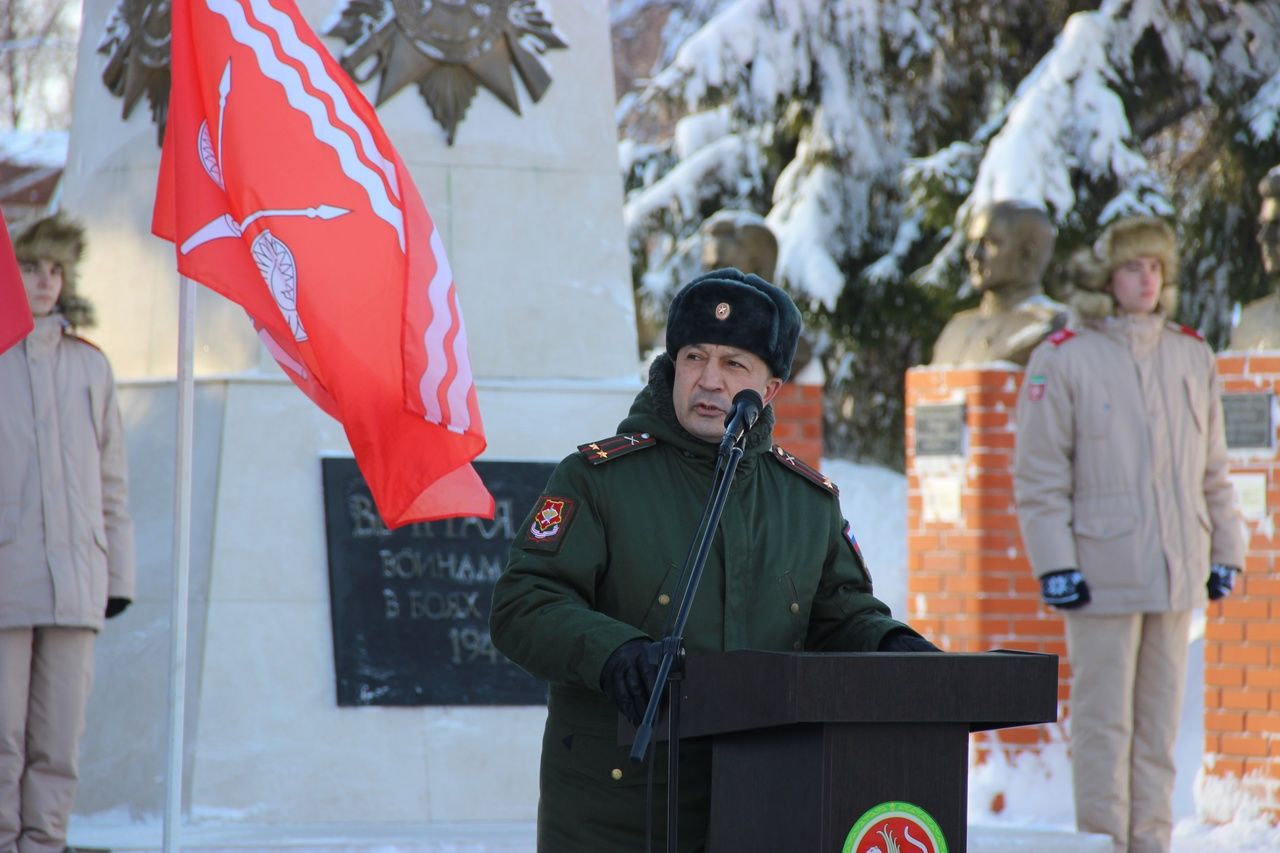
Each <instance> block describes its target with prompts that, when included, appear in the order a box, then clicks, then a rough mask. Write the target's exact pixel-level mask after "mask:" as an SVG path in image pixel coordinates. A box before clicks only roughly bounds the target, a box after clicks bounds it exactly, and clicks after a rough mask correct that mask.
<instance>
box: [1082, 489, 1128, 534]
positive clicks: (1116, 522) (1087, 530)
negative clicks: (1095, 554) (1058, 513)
mask: <svg viewBox="0 0 1280 853" xmlns="http://www.w3.org/2000/svg"><path fill="white" fill-rule="evenodd" d="M1132 500H1133V499H1132V498H1131V497H1129V496H1128V495H1125V496H1111V495H1108V496H1105V497H1099V498H1092V499H1084V500H1081V501H1078V502H1077V503H1076V507H1075V519H1074V520H1073V521H1072V522H1071V528H1072V530H1074V531H1075V534H1076V535H1077V536H1085V537H1088V538H1090V539H1114V538H1116V537H1117V536H1123V535H1124V534H1126V533H1128V532H1130V531H1132V530H1133V528H1134V527H1135V526H1136V525H1137V523H1138V514H1137V512H1136V511H1135V510H1134V508H1133V504H1132Z"/></svg>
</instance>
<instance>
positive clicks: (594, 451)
mask: <svg viewBox="0 0 1280 853" xmlns="http://www.w3.org/2000/svg"><path fill="white" fill-rule="evenodd" d="M657 443H658V440H657V439H656V438H654V437H653V436H652V435H650V434H649V433H647V432H628V433H623V434H622V435H611V436H609V437H608V438H602V439H600V440H598V441H593V442H591V443H589V444H579V445H578V452H579V453H581V454H582V456H583V458H585V459H586V460H587V461H588V462H590V463H591V464H592V465H601V464H603V463H605V462H608V461H609V460H611V459H617V458H618V457H619V456H626V455H627V454H628V453H634V452H635V451H637V450H643V449H644V448H646V447H653V446H654V445H655V444H657Z"/></svg>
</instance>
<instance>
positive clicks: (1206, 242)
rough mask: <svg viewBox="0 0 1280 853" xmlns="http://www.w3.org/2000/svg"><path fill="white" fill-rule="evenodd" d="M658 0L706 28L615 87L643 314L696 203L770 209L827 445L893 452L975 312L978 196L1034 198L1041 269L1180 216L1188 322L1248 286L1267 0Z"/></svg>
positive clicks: (668, 273) (1278, 19)
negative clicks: (968, 252)
mask: <svg viewBox="0 0 1280 853" xmlns="http://www.w3.org/2000/svg"><path fill="white" fill-rule="evenodd" d="M620 5H622V4H615V7H618V6H620ZM626 5H629V6H630V7H631V8H632V9H634V8H635V7H636V6H637V5H645V2H644V0H628V2H627V4H626ZM663 5H666V6H673V5H676V6H681V7H682V8H684V9H686V10H691V11H692V12H696V13H698V14H700V15H702V16H704V17H703V18H702V19H701V20H705V23H703V24H702V25H701V26H700V27H698V28H697V29H696V30H693V31H692V34H691V35H689V36H688V38H687V39H686V40H684V41H683V42H681V43H680V44H679V46H678V47H676V48H674V49H673V48H672V47H671V46H670V45H668V46H667V48H666V49H665V50H666V54H667V55H669V56H670V57H671V59H670V61H668V62H667V63H666V64H665V65H664V66H663V67H661V68H660V69H658V70H657V71H656V73H655V74H654V75H653V77H652V78H651V79H650V81H649V82H648V83H647V85H645V86H644V87H642V88H641V89H640V90H639V91H638V92H636V93H634V94H632V95H629V96H626V97H624V98H623V99H622V100H621V101H620V108H619V121H620V128H621V134H622V136H623V140H624V141H623V142H622V143H621V146H620V154H621V159H622V167H623V172H624V175H625V177H626V182H627V206H626V217H627V224H628V228H629V234H630V238H631V244H632V252H633V269H634V272H635V281H636V285H637V290H638V297H639V300H640V303H641V306H642V310H643V309H644V308H646V307H648V308H649V309H650V310H651V311H652V312H653V313H655V314H658V313H659V312H660V310H661V307H662V306H663V305H665V299H666V298H667V297H669V294H670V290H671V288H672V287H673V286H674V285H676V284H677V283H679V282H680V281H683V280H685V279H687V278H688V276H689V275H690V274H691V273H692V272H693V271H694V270H695V269H696V265H697V252H696V232H697V227H698V225H699V224H700V223H701V222H702V221H703V219H704V218H705V217H706V216H708V215H710V214H711V213H713V212H715V211H716V210H718V209H720V208H722V207H742V208H748V209H751V210H755V211H756V212H758V213H761V214H763V215H765V216H766V219H767V221H768V222H769V224H770V225H771V226H772V227H773V228H774V230H775V231H776V232H777V234H778V237H779V266H778V278H779V280H780V283H782V284H784V285H785V286H787V287H789V288H790V289H791V290H792V292H793V293H794V294H795V295H796V296H797V297H798V299H799V301H800V302H801V303H802V305H803V306H804V307H805V309H806V312H807V314H808V318H809V321H810V326H811V328H812V329H813V330H814V342H815V344H816V350H817V355H818V357H819V358H820V360H821V363H822V365H823V367H824V369H825V371H826V377H827V392H828V394H827V399H828V405H829V411H828V415H829V416H828V423H827V436H828V447H827V450H828V452H829V453H832V454H835V455H841V456H850V457H853V458H858V459H864V460H868V461H871V460H874V461H879V462H882V463H885V464H890V465H893V466H899V467H900V466H901V464H902V436H903V429H902V410H901V401H902V379H903V373H904V371H905V369H906V368H907V367H909V366H911V365H913V364H918V363H921V362H924V361H927V360H928V358H929V356H930V348H931V345H932V342H933V340H934V339H935V338H936V336H937V333H938V331H939V330H940V329H941V327H942V325H943V324H944V323H945V321H946V319H947V318H948V317H949V316H951V314H952V313H954V311H955V310H957V309H958V308H960V307H965V306H966V305H968V304H971V302H972V298H973V297H972V294H969V293H968V292H967V288H966V286H965V284H964V279H963V275H962V270H961V268H960V265H959V263H958V261H959V249H960V246H961V242H960V239H959V238H958V237H957V236H956V235H957V234H959V233H962V230H963V228H962V226H963V224H964V221H965V218H966V216H967V215H968V212H969V210H971V209H973V208H974V207H975V206H977V205H979V204H981V203H983V202H984V201H987V200H992V199H996V198H1019V199H1024V200H1028V201H1032V202H1033V203H1038V204H1042V205H1044V206H1045V207H1046V209H1048V210H1049V211H1050V213H1051V215H1053V216H1054V218H1055V220H1056V221H1057V222H1058V223H1059V229H1060V233H1059V241H1058V248H1057V256H1058V258H1059V259H1062V258H1065V257H1066V255H1067V254H1069V252H1070V251H1071V250H1072V249H1074V248H1076V247H1078V246H1080V245H1082V244H1084V243H1085V242H1087V241H1088V240H1090V239H1092V237H1093V236H1094V235H1096V233H1097V231H1098V230H1099V228H1100V225H1101V224H1104V223H1105V222H1106V221H1108V220H1109V219H1110V218H1114V217H1115V216H1118V215H1122V214H1124V213H1127V212H1134V211H1139V210H1147V211H1151V212H1157V213H1165V214H1169V213H1171V212H1172V211H1174V210H1177V211H1178V216H1177V217H1176V218H1177V219H1178V220H1179V226H1180V233H1181V235H1182V238H1183V243H1184V246H1185V247H1186V258H1185V260H1186V264H1185V268H1186V272H1185V273H1184V275H1183V283H1184V288H1185V292H1186V298H1185V299H1184V308H1183V318H1184V319H1185V320H1189V321H1191V322H1192V323H1193V324H1195V325H1199V326H1201V327H1202V328H1203V329H1204V330H1205V331H1206V332H1208V333H1209V334H1210V336H1211V339H1212V340H1215V341H1221V340H1224V339H1225V334H1226V333H1225V331H1224V330H1225V325H1224V323H1225V321H1226V318H1228V317H1229V315H1230V305H1231V303H1232V302H1233V301H1234V300H1238V299H1241V298H1246V297H1249V296H1251V295H1256V294H1257V293H1259V292H1261V289H1262V288H1263V284H1262V282H1261V280H1260V275H1259V273H1258V264H1257V249H1256V245H1254V244H1253V233H1252V227H1253V226H1252V218H1253V215H1254V214H1255V213H1256V207H1257V200H1256V194H1255V191H1254V185H1255V184H1256V182H1257V178H1259V177H1261V175H1262V174H1263V173H1264V172H1265V171H1266V169H1267V168H1268V167H1269V166H1271V165H1273V164H1275V163H1276V162H1277V161H1280V144H1278V141H1277V137H1278V135H1280V134H1278V133H1277V125H1280V122H1277V121H1276V120H1275V114H1276V106H1275V102H1278V101H1280V82H1275V81H1274V80H1273V82H1272V83H1271V84H1269V85H1264V84H1267V81H1268V80H1271V79H1272V78H1273V77H1274V76H1275V74H1276V71H1277V56H1276V54H1277V39H1278V38H1280V10H1278V8H1277V7H1278V6H1280V0H1268V2H1261V3H1245V2H1236V3H1229V2H1215V1H1214V0H1117V1H1116V2H1103V3H1101V4H1099V3H1087V2H1068V0H1062V2H1048V3H1045V2H1034V0H1016V1H1015V2H1007V3H990V2H986V0H982V1H981V2H979V0H825V2H824V1H823V0H787V2H782V0H732V1H731V0H721V2H714V0H705V1H704V2H701V3H697V4H672V3H670V2H668V3H665V4H663ZM694 5H696V7H697V8H696V9H694V8H693V7H694ZM615 11H616V9H615ZM696 17H697V16H696V15H685V16H684V17H680V18H679V23H680V27H683V30H680V27H677V28H675V29H677V30H680V31H682V32H687V31H690V30H692V26H691V25H690V22H691V20H694V19H695V18H696ZM615 20H617V17H615ZM695 22H696V21H695ZM1059 275H1061V265H1060V263H1058V264H1055V266H1054V267H1053V268H1051V270H1050V273H1049V279H1050V281H1049V284H1050V285H1051V287H1050V289H1051V290H1052V289H1053V288H1052V284H1053V280H1054V279H1055V277H1056V276H1059Z"/></svg>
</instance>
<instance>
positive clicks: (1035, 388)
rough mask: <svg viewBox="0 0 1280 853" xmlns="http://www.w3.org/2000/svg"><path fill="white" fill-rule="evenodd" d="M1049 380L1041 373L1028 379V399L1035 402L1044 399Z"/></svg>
mask: <svg viewBox="0 0 1280 853" xmlns="http://www.w3.org/2000/svg"><path fill="white" fill-rule="evenodd" d="M1048 384H1049V381H1048V380H1047V379H1045V378H1044V376H1042V375H1040V374H1036V375H1035V376H1032V377H1030V378H1029V379H1027V399H1028V400H1030V401H1031V402H1033V403H1035V402H1038V401H1040V400H1043V399H1044V389H1045V386H1046V385H1048Z"/></svg>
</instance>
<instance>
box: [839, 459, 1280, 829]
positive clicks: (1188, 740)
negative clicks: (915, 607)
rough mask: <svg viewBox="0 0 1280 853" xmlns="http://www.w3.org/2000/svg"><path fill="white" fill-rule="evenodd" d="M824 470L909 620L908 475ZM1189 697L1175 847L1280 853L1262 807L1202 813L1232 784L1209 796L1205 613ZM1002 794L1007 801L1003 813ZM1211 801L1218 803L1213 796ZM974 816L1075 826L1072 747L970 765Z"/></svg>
mask: <svg viewBox="0 0 1280 853" xmlns="http://www.w3.org/2000/svg"><path fill="white" fill-rule="evenodd" d="M822 471H823V473H825V474H826V475H827V476H829V477H830V478H831V479H832V480H833V481H834V482H835V483H836V485H837V486H839V487H840V508H841V509H842V510H843V511H844V515H845V518H846V519H848V521H849V522H850V525H851V527H852V529H853V531H854V534H855V535H856V536H857V537H858V543H859V545H860V546H861V547H862V553H863V556H864V557H865V558H866V561H867V565H868V567H869V568H870V570H871V575H872V581H873V583H874V584H875V592H876V596H877V597H878V598H880V599H881V600H882V601H884V602H885V603H886V604H888V605H889V607H890V608H891V609H892V610H893V613H894V615H895V616H896V617H898V618H899V619H904V618H905V617H906V614H907V608H906V599H907V596H906V568H907V532H906V510H907V481H906V477H904V476H903V475H901V474H899V473H897V472H896V471H891V470H888V469H886V468H881V467H878V466H873V465H859V464H856V463H853V462H848V461H846V460H842V459H824V460H822ZM1188 658H1189V664H1188V670H1187V688H1186V695H1185V697H1184V699H1183V703H1182V721H1181V724H1180V727H1179V730H1178V742H1177V745H1176V747H1175V756H1174V758H1175V762H1176V765H1177V771H1178V776H1177V781H1176V782H1175V786H1174V797H1173V807H1174V822H1175V828H1174V839H1173V851H1174V853H1227V851H1231V853H1235V851H1272V853H1277V851H1280V827H1276V826H1272V825H1271V824H1270V823H1269V822H1268V821H1267V820H1266V819H1265V818H1261V817H1258V816H1257V815H1256V809H1253V808H1249V807H1248V806H1247V805H1246V806H1245V807H1242V808H1229V809H1222V810H1221V811H1222V812H1223V813H1233V814H1235V815H1236V817H1235V818H1234V820H1233V821H1232V822H1231V823H1228V824H1222V825H1211V824H1208V823H1204V822H1201V821H1200V819H1199V818H1198V817H1197V815H1198V814H1202V813H1204V812H1206V811H1215V809H1212V808H1209V809H1206V806H1207V805H1212V804H1213V801H1215V800H1223V799H1228V798H1230V797H1232V796H1233V795H1234V792H1233V791H1231V790H1220V789H1214V788H1213V787H1212V786H1210V787H1207V788H1206V789H1205V790H1204V791H1202V792H1201V793H1200V795H1199V798H1200V803H1199V806H1200V808H1199V809H1197V794H1196V787H1197V784H1198V781H1199V780H1198V777H1199V775H1200V767H1201V761H1202V757H1203V744H1204V618H1203V614H1201V613H1198V614H1197V617H1196V619H1195V620H1194V622H1193V625H1192V636H1191V648H1190V653H1189V655H1188ZM997 796H999V797H1000V799H1002V800H1003V807H1002V808H1001V809H1000V810H999V813H998V814H997V813H996V812H995V811H993V809H992V803H993V801H995V800H996V799H997ZM1206 800H1208V801H1209V802H1206ZM969 822H970V824H971V825H982V826H1002V827H1003V826H1009V827H1013V826H1017V827H1035V828H1046V829H1061V830H1070V829H1072V828H1074V826H1075V820H1074V816H1073V811H1072V795H1071V765H1070V761H1069V758H1068V755H1067V748H1066V744H1065V743H1062V742H1058V743H1054V744H1051V745H1050V746H1049V747H1048V748H1047V749H1045V750H1044V751H1043V752H1042V753H1041V754H1040V755H1039V756H1031V755H1024V756H1021V757H1018V758H1016V759H1015V760H1013V761H1009V760H1006V759H1004V758H1003V757H1001V756H995V757H994V758H993V759H992V760H991V761H990V762H988V763H987V764H985V765H983V766H981V767H975V766H971V767H970V771H969Z"/></svg>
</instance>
